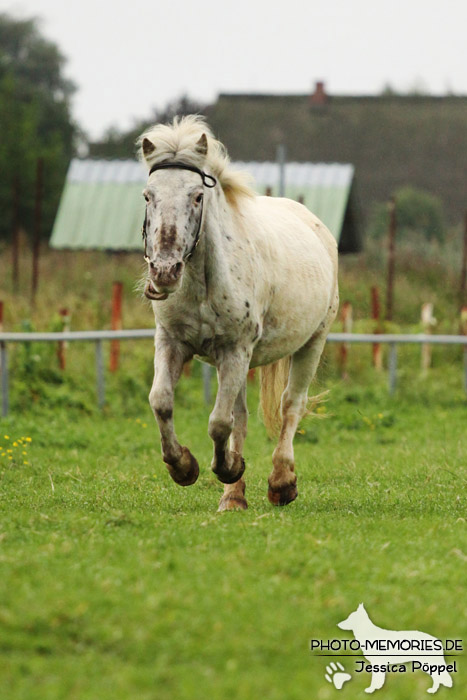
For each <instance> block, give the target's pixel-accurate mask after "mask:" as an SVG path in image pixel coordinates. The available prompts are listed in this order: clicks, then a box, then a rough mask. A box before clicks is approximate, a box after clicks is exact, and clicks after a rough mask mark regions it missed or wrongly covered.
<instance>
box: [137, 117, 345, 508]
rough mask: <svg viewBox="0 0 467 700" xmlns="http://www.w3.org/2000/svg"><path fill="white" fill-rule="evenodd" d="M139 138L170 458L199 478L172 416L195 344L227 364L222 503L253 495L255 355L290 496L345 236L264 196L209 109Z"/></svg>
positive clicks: (161, 405)
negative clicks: (250, 412) (235, 164)
mask: <svg viewBox="0 0 467 700" xmlns="http://www.w3.org/2000/svg"><path fill="white" fill-rule="evenodd" d="M139 145H140V150H141V157H142V158H143V159H144V161H145V162H146V164H147V166H148V169H149V177H148V181H147V186H146V188H145V190H144V192H143V194H144V197H145V199H146V202H147V204H146V217H145V222H144V227H143V238H144V245H145V260H146V262H147V265H148V273H147V282H146V287H145V294H146V296H147V297H148V298H150V299H151V300H152V305H153V309H154V315H155V320H156V336H155V359H154V365H155V373H154V382H153V385H152V389H151V392H150V396H149V400H150V404H151V406H152V409H153V411H154V415H155V417H156V420H157V423H158V425H159V430H160V434H161V442H162V453H163V459H164V462H165V463H166V465H167V468H168V470H169V473H170V475H171V477H172V479H173V480H174V481H175V482H176V483H177V484H180V485H182V486H188V485H190V484H193V483H194V482H195V481H196V479H197V478H198V474H199V467H198V462H197V461H196V459H195V458H194V456H193V455H192V454H191V452H190V451H189V449H188V448H187V447H184V446H182V445H180V443H179V441H178V440H177V437H176V434H175V431H174V423H173V405H174V387H175V384H176V383H177V380H178V379H179V377H180V374H181V371H182V368H183V364H184V363H185V362H186V361H188V360H189V359H191V358H192V357H193V356H194V355H197V356H198V357H200V358H201V359H202V360H203V361H205V362H208V363H210V364H211V365H214V366H215V367H216V369H217V374H218V384H219V388H218V393H217V398H216V402H215V406H214V409H213V411H212V413H211V415H210V419H209V435H210V437H211V438H212V440H213V443H214V455H213V460H212V469H213V471H214V473H215V474H216V475H217V477H218V479H219V480H220V481H222V482H223V483H224V484H225V486H224V494H223V496H222V498H221V501H220V505H219V510H232V509H243V508H246V507H247V503H246V499H245V482H244V479H243V472H244V469H245V463H244V460H243V457H242V452H243V444H244V441H245V437H246V432H247V407H246V379H247V373H248V369H249V368H251V367H258V366H260V367H261V406H262V409H263V416H264V421H265V424H266V427H267V428H268V429H269V431H272V430H273V428H274V425H275V424H276V423H277V422H278V421H280V423H279V425H280V435H279V441H278V444H277V447H276V449H275V450H274V453H273V456H272V462H273V470H272V472H271V474H270V476H269V490H268V497H269V500H270V502H271V503H272V504H274V505H285V504H287V503H290V502H291V501H293V500H294V499H295V498H296V497H297V487H296V481H297V479H296V476H295V469H294V453H293V438H294V435H295V431H296V429H297V426H298V423H299V421H300V419H301V418H302V416H303V415H304V414H305V412H306V406H307V398H308V387H309V385H310V383H311V380H312V379H313V377H314V375H315V372H316V368H317V366H318V362H319V359H320V356H321V353H322V350H323V347H324V344H325V340H326V336H327V334H328V332H329V329H330V326H331V324H332V322H333V320H334V318H335V315H336V313H337V308H338V303H339V302H338V287H337V247H336V241H335V239H334V237H333V236H332V235H331V233H330V232H329V231H328V229H327V228H326V226H324V224H323V223H321V222H320V221H319V220H318V219H317V218H316V217H315V216H314V215H313V214H311V213H310V212H309V211H308V210H307V209H306V208H305V207H304V206H302V205H301V204H298V203H296V202H293V201H291V200H289V199H279V198H272V197H260V196H256V195H255V194H254V193H253V191H252V190H251V189H250V187H249V185H248V181H247V178H246V176H245V174H242V173H239V172H235V171H234V170H233V169H232V168H231V167H230V166H229V158H228V156H227V153H226V151H225V149H224V147H223V146H222V144H221V143H220V142H219V141H216V140H215V139H214V138H213V136H212V134H211V132H210V130H209V128H208V126H207V125H206V123H205V122H204V121H203V119H202V118H201V117H198V116H189V117H185V118H182V119H175V120H174V122H173V124H171V125H156V126H154V127H152V128H151V129H149V130H148V131H147V132H145V133H144V134H143V135H142V136H141V137H140V140H139ZM229 439H230V441H229Z"/></svg>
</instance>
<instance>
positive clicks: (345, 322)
mask: <svg viewBox="0 0 467 700" xmlns="http://www.w3.org/2000/svg"><path fill="white" fill-rule="evenodd" d="M341 322H342V332H343V333H351V332H352V322H353V318H352V304H351V303H350V301H344V303H343V304H342V307H341ZM348 355H349V344H348V343H342V344H341V346H340V348H339V364H340V368H341V372H342V377H343V379H345V378H346V377H348V373H347V369H346V368H347V360H348Z"/></svg>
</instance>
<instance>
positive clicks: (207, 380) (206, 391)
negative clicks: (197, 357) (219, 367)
mask: <svg viewBox="0 0 467 700" xmlns="http://www.w3.org/2000/svg"><path fill="white" fill-rule="evenodd" d="M201 370H202V374H203V395H204V403H205V404H206V405H207V406H209V405H210V403H211V376H212V367H211V366H210V365H207V364H206V363H204V362H203V364H202V365H201Z"/></svg>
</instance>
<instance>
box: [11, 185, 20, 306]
mask: <svg viewBox="0 0 467 700" xmlns="http://www.w3.org/2000/svg"><path fill="white" fill-rule="evenodd" d="M12 203H13V220H12V229H11V258H12V260H11V272H12V281H13V291H14V292H17V291H18V289H19V180H18V176H17V175H15V177H14V178H13V184H12Z"/></svg>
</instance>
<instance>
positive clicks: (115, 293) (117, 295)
mask: <svg viewBox="0 0 467 700" xmlns="http://www.w3.org/2000/svg"><path fill="white" fill-rule="evenodd" d="M122 292H123V284H122V283H121V282H114V283H113V287H112V330H113V331H120V330H122ZM119 359H120V341H119V340H112V341H111V343H110V367H109V369H110V371H111V372H116V371H117V369H118V363H119Z"/></svg>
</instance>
